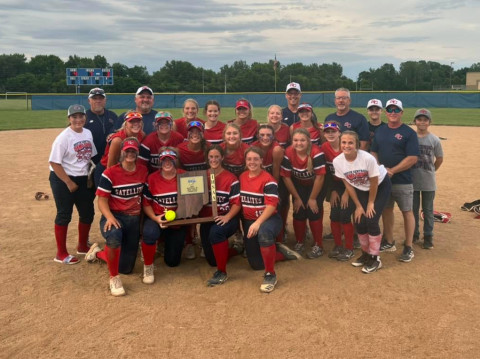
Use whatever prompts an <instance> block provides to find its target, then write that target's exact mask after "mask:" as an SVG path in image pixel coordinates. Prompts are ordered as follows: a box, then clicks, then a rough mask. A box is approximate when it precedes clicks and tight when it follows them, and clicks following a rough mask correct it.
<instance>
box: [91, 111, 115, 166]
mask: <svg viewBox="0 0 480 359" xmlns="http://www.w3.org/2000/svg"><path fill="white" fill-rule="evenodd" d="M116 121H117V114H116V113H115V112H112V111H109V110H107V109H105V111H104V112H103V114H102V115H97V114H96V113H94V112H92V110H87V122H85V126H84V127H85V128H87V129H89V130H90V132H92V137H93V143H94V144H95V148H96V149H97V155H96V156H94V157H92V160H93V162H94V163H95V164H97V163H98V162H100V159H101V158H102V156H103V153H104V152H105V147H106V146H107V137H108V135H109V134H111V133H112V132H113V131H114V125H115V122H116Z"/></svg>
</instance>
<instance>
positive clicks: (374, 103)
mask: <svg viewBox="0 0 480 359" xmlns="http://www.w3.org/2000/svg"><path fill="white" fill-rule="evenodd" d="M373 106H376V107H380V108H383V106H382V101H380V100H377V99H376V98H372V99H371V100H370V101H368V103H367V109H369V108H370V107H373Z"/></svg>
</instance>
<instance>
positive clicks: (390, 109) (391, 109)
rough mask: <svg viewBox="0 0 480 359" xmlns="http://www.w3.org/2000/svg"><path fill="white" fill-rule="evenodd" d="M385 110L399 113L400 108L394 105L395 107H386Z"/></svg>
mask: <svg viewBox="0 0 480 359" xmlns="http://www.w3.org/2000/svg"><path fill="white" fill-rule="evenodd" d="M387 112H388V113H400V112H402V110H401V109H399V108H398V107H395V108H393V107H389V108H387Z"/></svg>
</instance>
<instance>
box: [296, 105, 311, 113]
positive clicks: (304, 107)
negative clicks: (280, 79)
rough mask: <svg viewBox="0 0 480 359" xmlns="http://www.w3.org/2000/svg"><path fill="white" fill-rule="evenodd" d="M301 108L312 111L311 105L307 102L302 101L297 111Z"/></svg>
mask: <svg viewBox="0 0 480 359" xmlns="http://www.w3.org/2000/svg"><path fill="white" fill-rule="evenodd" d="M302 110H307V111H310V112H312V111H313V108H312V105H310V104H309V103H302V104H301V105H300V106H298V108H297V112H299V111H302Z"/></svg>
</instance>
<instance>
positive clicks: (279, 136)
mask: <svg viewBox="0 0 480 359" xmlns="http://www.w3.org/2000/svg"><path fill="white" fill-rule="evenodd" d="M274 136H275V139H276V140H277V142H278V144H279V145H280V146H282V147H283V148H287V147H288V146H290V142H292V139H291V138H290V127H288V125H286V124H284V123H282V124H281V126H280V128H279V129H278V130H276V131H275V133H274Z"/></svg>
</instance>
